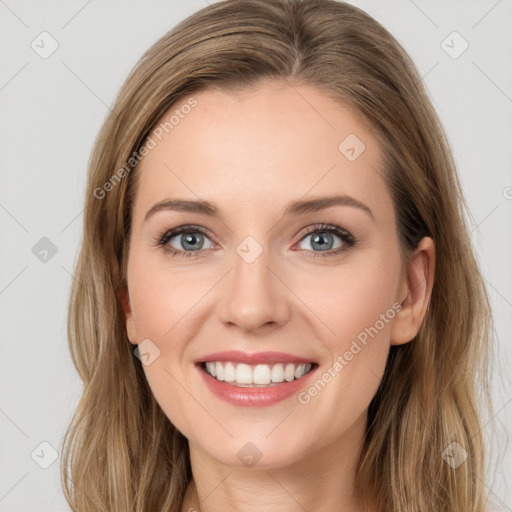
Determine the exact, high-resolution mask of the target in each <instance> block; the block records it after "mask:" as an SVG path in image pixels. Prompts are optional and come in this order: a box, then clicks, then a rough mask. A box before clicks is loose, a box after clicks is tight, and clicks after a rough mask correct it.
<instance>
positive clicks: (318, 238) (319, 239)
mask: <svg viewBox="0 0 512 512" xmlns="http://www.w3.org/2000/svg"><path fill="white" fill-rule="evenodd" d="M329 235H330V233H321V234H318V235H315V236H314V237H313V244H317V245H319V248H320V249H325V245H329V244H328V242H326V241H322V239H325V238H326V237H327V236H329Z"/></svg>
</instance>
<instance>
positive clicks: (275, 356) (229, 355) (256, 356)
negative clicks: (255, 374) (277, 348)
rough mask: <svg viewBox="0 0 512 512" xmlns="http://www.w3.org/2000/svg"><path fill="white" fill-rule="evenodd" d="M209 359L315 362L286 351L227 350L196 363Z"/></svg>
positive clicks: (236, 361)
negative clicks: (252, 351) (250, 351)
mask: <svg viewBox="0 0 512 512" xmlns="http://www.w3.org/2000/svg"><path fill="white" fill-rule="evenodd" d="M208 361H231V362H233V363H245V364H251V365H254V364H277V363H295V364H301V363H313V362H314V361H312V360H311V359H305V358H303V357H298V356H294V355H292V354H286V353H284V352H255V353H252V354H251V353H248V352H242V351H241V350H227V351H223V352H215V353H214V354H208V355H207V356H204V357H202V358H200V359H197V360H196V361H195V363H196V364H197V363H204V362H208Z"/></svg>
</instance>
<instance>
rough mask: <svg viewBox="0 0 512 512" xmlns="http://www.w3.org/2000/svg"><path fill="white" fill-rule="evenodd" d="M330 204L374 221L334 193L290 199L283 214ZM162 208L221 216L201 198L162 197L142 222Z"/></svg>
mask: <svg viewBox="0 0 512 512" xmlns="http://www.w3.org/2000/svg"><path fill="white" fill-rule="evenodd" d="M332 206H351V207H354V208H359V209H360V210H363V211H364V212H366V213H367V214H368V215H369V216H370V217H371V219H372V220H373V221H374V222H375V217H374V216H373V213H372V211H371V210H370V208H369V207H368V206H366V205H365V204H364V203H362V202H361V201H359V200H357V199H355V198H354V197H351V196H348V195H335V196H328V197H318V198H313V199H307V200H300V199H299V200H296V201H292V202H291V203H289V204H288V205H287V206H286V209H285V211H284V213H283V216H290V215H291V216H299V215H305V214H308V213H314V212H317V211H321V210H324V209H326V208H331V207H332ZM162 210H171V211H177V212H191V213H198V214H201V215H207V216H208V217H212V218H221V214H220V210H219V209H218V208H217V207H216V206H215V205H214V204H212V203H210V202H208V201H203V200H190V199H180V198H176V199H164V200H163V201H159V202H158V203H156V204H154V205H153V206H152V207H151V208H150V209H149V210H148V212H147V213H146V216H145V217H144V222H147V221H148V219H149V218H150V217H152V216H153V215H154V214H155V213H157V212H159V211H162Z"/></svg>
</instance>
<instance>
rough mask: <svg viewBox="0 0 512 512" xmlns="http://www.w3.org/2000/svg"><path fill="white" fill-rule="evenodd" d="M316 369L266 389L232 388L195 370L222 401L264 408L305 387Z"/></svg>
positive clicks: (199, 368)
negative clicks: (298, 377)
mask: <svg viewBox="0 0 512 512" xmlns="http://www.w3.org/2000/svg"><path fill="white" fill-rule="evenodd" d="M317 367H318V366H315V367H314V368H313V369H311V370H310V371H309V372H308V373H306V375H304V376H303V377H301V378H300V379H295V380H292V381H291V382H283V383H281V384H277V385H275V386H269V387H266V388H249V387H239V386H233V385H232V384H227V383H226V382H223V381H220V380H217V379H215V378H214V377H212V376H211V375H209V374H208V373H206V371H205V370H204V369H203V368H202V367H201V366H200V365H198V366H197V369H198V371H199V373H200V374H201V377H202V378H203V380H204V382H205V384H206V385H207V386H208V388H209V389H210V391H211V392H212V393H213V394H214V395H216V396H218V397H219V398H221V399H222V400H224V401H226V402H228V403H230V404H233V405H237V406H240V407H266V406H269V405H273V404H276V403H278V402H281V401H283V400H286V399H287V398H290V397H291V396H293V395H295V394H297V393H298V392H299V391H300V390H301V389H302V388H303V387H304V386H305V384H306V383H307V381H308V380H309V378H310V377H311V375H312V374H313V373H315V370H316V368H317Z"/></svg>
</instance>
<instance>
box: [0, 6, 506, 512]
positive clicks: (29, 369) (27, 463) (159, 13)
mask: <svg viewBox="0 0 512 512" xmlns="http://www.w3.org/2000/svg"><path fill="white" fill-rule="evenodd" d="M352 3H353V4H354V5H357V6H359V7H362V8H363V9H364V10H366V11H367V12H368V13H369V14H371V15H372V16H373V17H375V18H376V19H377V20H378V21H380V22H381V23H382V24H383V25H384V26H385V27H386V28H388V29H389V30H390V31H391V33H392V34H394V35H395V37H397V39H398V40H399V41H400V42H401V43H402V44H403V46H404V47H405V48H406V50H407V51H408V52H409V53H410V55H411V56H412V58H413V60H414V61H415V62H416V64H417V66H418V68H419V70H420V72H421V74H422V76H423V77H424V82H425V84H426V86H427V89H428V91H429V93H430V95H431V98H432V100H433V102H434V106H435V107H436V109H437V111H438V113H439V115H440V117H441V120H442V122H443V124H444V126H445V128H446V130H447V133H448V137H449V140H450V143H451V145H452V148H453V152H454V156H455V159H456V162H457V164H458V169H459V173H460V175H461V180H462V183H463V187H464V191H465V194H466V197H467V199H468V202H469V205H470V208H471V214H472V217H471V218H470V219H469V222H470V225H471V229H472V231H471V235H472V238H473V242H474V246H475V249H476V250H477V252H478V255H479V259H480V262H481V266H482V270H483V273H484V276H485V279H486V282H487V284H488V287H489V292H490V296H491V300H492V305H493V310H494V314H495V317H496V329H497V337H498V347H497V351H498V352H497V357H496V363H495V366H496V370H495V371H496V375H497V376H498V375H499V372H500V371H501V372H502V373H503V374H504V380H501V379H499V378H496V379H495V383H494V400H495V409H496V413H497V414H496V415H495V417H494V418H488V419H487V420H486V423H487V422H488V423H487V424H486V426H485V427H484V432H485V434H486V435H489V434H490V433H491V432H492V431H494V429H500V432H499V436H500V437H499V439H498V442H497V443H496V445H495V447H494V451H495V452H496V456H498V457H497V460H496V464H497V466H498V470H497V474H496V479H495V480H494V481H492V479H491V478H489V479H488V482H487V485H488V486H489V488H491V489H492V492H493V496H494V499H495V502H496V510H512V491H511V489H512V476H511V475H512V454H511V449H510V447H509V446H508V433H509V432H510V427H511V425H512V421H511V417H512V406H511V405H510V401H512V391H511V387H512V386H510V381H509V378H508V374H509V371H508V368H509V366H510V362H511V360H512V358H511V351H512V349H511V343H510V333H511V331H512V321H511V318H512V272H511V262H512V236H511V228H510V226H511V221H512V188H511V187H512V172H511V169H512V165H511V164H512V149H511V148H512V66H511V62H512V59H511V57H512V30H511V27H512V23H511V21H512V0H500V1H496V0H480V1H462V0H459V1H441V0H437V1H427V0H414V1H413V0H395V1H377V0H374V1H353V2H352ZM205 5H206V3H205V1H203V0H201V1H199V0H194V1H190V2H187V3H186V4H185V2H178V1H176V0H166V1H152V2H147V1H146V2H143V1H142V0H138V1H126V0H124V1H105V0H104V1H100V0H89V1H86V0H68V1H66V2H64V1H60V2H55V1H53V2H50V1H48V2H37V1H22V0H0V102H1V117H0V130H1V132H0V133H1V136H0V152H1V153H0V154H1V160H0V172H1V182H0V183H1V187H0V226H1V236H2V238H1V244H0V261H1V267H0V314H1V319H0V322H1V323H0V325H1V335H2V337H1V358H0V393H1V395H0V399H1V402H0V432H1V445H0V450H1V451H0V454H1V455H0V511H11V512H19V511H24V512H26V511H32V510H37V511H39V512H47V511H52V512H55V511H60V510H69V509H68V506H67V504H66V502H65V500H64V497H63V494H62V491H61V487H60V479H59V467H58V465H59V461H58V459H57V460H56V461H55V462H54V463H53V464H52V465H50V466H49V467H48V469H43V468H41V467H40V466H39V465H38V464H37V463H36V462H35V461H36V460H37V461H38V462H39V463H44V462H47V463H49V462H51V448H49V447H48V446H47V445H42V446H41V445H40V443H42V442H46V443H49V444H50V445H51V446H52V447H53V448H54V449H55V450H56V451H57V452H59V453H60V450H61V441H62V436H63V434H64V431H65V428H66V427H67V425H68V423H69V420H70V419H71V415H72V412H73V409H74V407H75V405H76V403H77V400H78V397H79V395H80V390H81V384H80V381H79V379H78V376H77V375H76V372H75V370H74V367H73V366H72V363H71V359H70V356H69V353H68V348H67V340H66V307H67V301H68V298H69V289H70V285H71V281H72V277H71V274H72V271H73V268H74V264H75V261H76V256H77V252H78V246H79V241H80V236H81V233H80V230H81V224H82V208H83V206H82V205H83V200H84V191H85V184H86V164H87V160H88V158H89V153H90V150H91V147H92V142H93V139H94V137H95V136H96V134H97V132H98V130H99V128H100V126H101V124H102V122H103V120H104V118H105V116H106V114H107V112H108V106H109V105H111V103H112V101H113V98H114V96H115V94H116V93H117V91H118V89H119V87H120V86H121V84H122V82H123V80H124V79H125V77H126V75H127V74H128V72H129V71H130V69H131V68H132V67H133V65H134V64H135V62H136V60H137V59H138V58H139V57H140V56H141V55H142V53H143V52H144V51H145V50H146V49H147V48H148V47H149V46H150V45H151V44H152V43H153V42H155V41H156V39H157V38H158V37H160V36H161V35H163V34H164V33H165V32H166V31H167V30H169V29H171V28H172V27H173V26H174V25H175V24H176V23H177V22H178V21H179V20H181V19H183V18H184V17H186V16H188V15H189V14H191V13H192V12H194V11H196V10H198V9H199V8H202V7H204V6H205ZM43 31H47V32H49V33H50V34H51V36H52V37H53V38H54V39H55V40H56V41H57V42H58V45H59V46H58V49H57V50H56V51H55V53H53V54H52V55H51V56H50V57H48V58H47V59H42V58H41V57H40V56H39V55H38V54H37V53H36V52H35V51H34V50H33V49H32V48H31V43H32V41H33V40H36V42H37V41H38V40H39V39H38V36H39V34H40V33H41V32H43ZM453 31H457V32H459V33H460V35H461V36H462V37H463V38H464V39H465V40H466V41H467V42H468V43H469V47H468V49H467V50H466V51H465V52H464V53H463V54H462V55H460V56H459V57H458V58H456V59H454V58H452V57H451V56H450V55H448V53H447V52H446V51H445V49H443V47H442V42H443V41H444V40H445V39H446V38H447V36H449V35H450V34H451V33H452V32H453ZM452 39H453V37H452ZM452 39H448V40H447V43H445V45H446V44H449V45H453V46H454V50H452V51H456V50H457V49H459V48H461V46H460V41H458V40H456V39H455V40H454V43H451V42H450V41H451V40H452ZM40 44H41V43H40ZM46 48H48V46H46ZM42 237H48V238H49V239H50V240H51V241H52V242H53V243H54V244H55V246H56V247H57V250H58V251H57V253H56V254H55V255H54V256H53V257H51V258H50V257H48V261H46V262H42V261H40V260H39V259H38V258H37V257H36V256H35V255H34V254H33V252H32V248H33V246H34V245H35V244H36V243H37V242H38V241H39V240H40V239H41V238H42ZM500 368H501V370H500ZM493 446H494V445H493ZM34 450H35V452H34ZM31 454H33V456H34V458H32V456H31Z"/></svg>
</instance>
